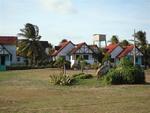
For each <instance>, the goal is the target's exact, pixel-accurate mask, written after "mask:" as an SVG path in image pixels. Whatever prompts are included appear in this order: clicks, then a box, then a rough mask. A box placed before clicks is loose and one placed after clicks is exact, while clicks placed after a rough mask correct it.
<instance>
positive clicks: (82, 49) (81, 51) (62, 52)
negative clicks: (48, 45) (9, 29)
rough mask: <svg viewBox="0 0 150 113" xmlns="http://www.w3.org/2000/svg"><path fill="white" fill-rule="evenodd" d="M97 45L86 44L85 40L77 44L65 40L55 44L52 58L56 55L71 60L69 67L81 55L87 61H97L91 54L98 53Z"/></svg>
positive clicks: (90, 62) (55, 57)
mask: <svg viewBox="0 0 150 113" xmlns="http://www.w3.org/2000/svg"><path fill="white" fill-rule="evenodd" d="M97 48H98V47H96V46H93V48H91V46H89V45H87V44H86V43H85V42H83V43H79V44H73V43H72V42H71V41H66V42H63V43H60V44H59V45H58V46H55V51H54V52H53V54H52V56H53V60H56V59H57V58H58V57H60V56H61V57H64V58H65V59H66V60H67V61H70V62H71V67H72V66H73V65H74V64H75V63H76V62H77V59H78V57H80V56H82V57H83V58H84V59H85V60H86V62H87V63H89V64H93V63H94V62H95V61H97V60H96V59H95V58H94V57H93V55H94V54H98V53H99V51H98V50H99V49H97Z"/></svg>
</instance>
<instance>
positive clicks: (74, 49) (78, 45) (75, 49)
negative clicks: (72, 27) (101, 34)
mask: <svg viewBox="0 0 150 113" xmlns="http://www.w3.org/2000/svg"><path fill="white" fill-rule="evenodd" d="M84 44H86V43H85V42H82V43H79V44H76V45H75V48H73V49H72V50H71V52H70V53H71V54H74V53H76V51H77V50H79V49H80V48H81V47H82V45H84Z"/></svg>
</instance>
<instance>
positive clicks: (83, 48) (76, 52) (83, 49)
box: [70, 42, 94, 66]
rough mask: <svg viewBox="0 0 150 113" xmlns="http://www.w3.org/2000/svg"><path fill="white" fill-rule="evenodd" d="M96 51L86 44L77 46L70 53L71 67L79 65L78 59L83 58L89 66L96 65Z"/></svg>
mask: <svg viewBox="0 0 150 113" xmlns="http://www.w3.org/2000/svg"><path fill="white" fill-rule="evenodd" d="M93 54H94V51H93V50H92V49H91V48H90V46H88V45H87V44H86V43H85V42H83V43H80V44H77V45H76V46H75V47H74V48H73V49H72V50H71V52H70V56H71V59H70V61H71V66H73V65H74V64H76V63H77V59H78V58H79V57H80V56H81V57H83V58H84V60H85V61H86V62H87V63H89V64H94V57H93Z"/></svg>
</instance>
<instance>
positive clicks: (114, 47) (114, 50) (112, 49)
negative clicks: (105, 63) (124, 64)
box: [106, 44, 123, 62]
mask: <svg viewBox="0 0 150 113" xmlns="http://www.w3.org/2000/svg"><path fill="white" fill-rule="evenodd" d="M106 51H107V53H108V54H110V57H111V60H112V61H113V62H116V61H117V56H118V55H119V54H120V53H121V52H122V51H123V48H122V47H121V46H120V45H119V44H109V45H108V46H106Z"/></svg>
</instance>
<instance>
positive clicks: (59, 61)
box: [54, 57, 67, 74]
mask: <svg viewBox="0 0 150 113" xmlns="http://www.w3.org/2000/svg"><path fill="white" fill-rule="evenodd" d="M66 63H67V61H66V59H65V58H64V57H59V58H58V59H57V60H56V62H55V64H54V65H56V66H58V67H59V68H63V74H66Z"/></svg>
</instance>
